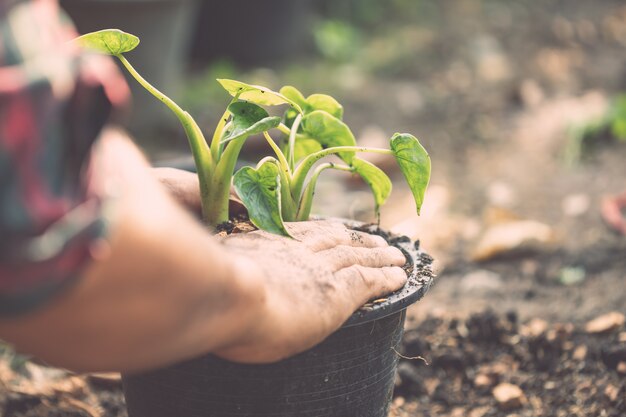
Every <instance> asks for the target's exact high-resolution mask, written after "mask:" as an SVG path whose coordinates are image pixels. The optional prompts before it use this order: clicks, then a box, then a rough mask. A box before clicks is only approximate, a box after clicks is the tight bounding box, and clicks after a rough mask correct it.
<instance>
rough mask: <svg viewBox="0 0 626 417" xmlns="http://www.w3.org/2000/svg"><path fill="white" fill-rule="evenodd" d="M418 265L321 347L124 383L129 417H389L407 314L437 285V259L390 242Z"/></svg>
mask: <svg viewBox="0 0 626 417" xmlns="http://www.w3.org/2000/svg"><path fill="white" fill-rule="evenodd" d="M390 241H391V242H392V243H393V244H395V245H396V246H398V247H400V248H401V249H402V250H403V251H404V252H405V254H406V255H407V259H408V263H409V264H412V266H411V267H410V268H409V270H411V273H410V277H409V281H408V282H407V284H406V285H405V287H404V288H403V289H402V290H400V291H398V292H396V293H394V294H392V295H391V296H389V297H388V298H387V300H386V301H384V302H381V303H377V304H368V305H366V306H365V307H364V308H362V309H360V310H359V311H357V312H356V313H354V314H353V315H352V316H351V317H350V318H349V319H348V321H347V322H346V323H345V324H344V325H343V326H342V327H341V328H340V329H339V330H338V331H337V332H335V333H333V334H332V335H330V336H329V337H328V338H327V339H326V340H325V341H323V342H322V343H320V344H319V345H317V346H316V347H314V348H312V349H310V350H308V351H306V352H304V353H301V354H299V355H296V356H294V357H292V358H289V359H286V360H283V361H281V362H278V363H274V364H269V365H243V364H238V363H232V362H229V361H225V360H223V359H220V358H218V357H216V356H213V355H206V356H204V357H201V358H197V359H193V360H190V361H187V362H184V363H181V364H178V365H175V366H171V367H168V368H165V369H160V370H156V371H152V372H147V373H143V374H140V375H124V377H123V380H124V392H125V395H126V403H127V406H128V413H129V416H130V417H172V416H176V417H192V416H203V417H211V416H215V417H218V416H219V417H252V416H254V417H270V416H271V417H287V416H291V417H295V416H297V417H386V416H387V411H388V407H389V402H390V400H391V397H392V392H393V386H394V379H395V370H396V365H397V362H398V354H397V351H396V349H397V347H398V344H399V343H400V340H401V338H402V333H403V325H404V319H405V311H406V308H407V307H408V306H409V305H410V304H412V303H414V302H415V301H417V300H419V299H420V298H421V297H422V296H423V295H424V294H425V293H426V291H427V290H428V288H429V287H430V285H431V283H432V278H433V275H432V272H431V269H430V263H431V260H432V258H430V256H428V255H426V254H424V253H421V252H420V251H419V249H418V248H417V245H415V244H413V243H411V242H410V241H409V239H408V238H395V239H391V240H390Z"/></svg>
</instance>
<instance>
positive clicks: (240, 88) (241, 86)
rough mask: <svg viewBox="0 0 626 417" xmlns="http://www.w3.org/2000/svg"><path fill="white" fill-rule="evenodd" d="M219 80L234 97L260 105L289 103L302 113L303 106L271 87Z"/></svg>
mask: <svg viewBox="0 0 626 417" xmlns="http://www.w3.org/2000/svg"><path fill="white" fill-rule="evenodd" d="M217 81H218V82H219V83H220V84H221V85H222V87H224V89H225V90H226V91H228V93H229V94H230V95H231V96H233V97H239V99H241V100H245V101H250V102H252V103H254V104H258V105H260V106H277V105H280V104H289V105H290V106H291V107H293V108H294V109H295V110H296V111H298V112H299V113H302V108H301V107H300V106H299V105H298V103H296V102H295V101H293V100H291V99H289V98H287V97H285V96H283V95H282V94H280V93H277V92H276V91H272V90H270V89H269V88H266V87H262V86H260V85H252V84H246V83H242V82H241V81H236V80H227V79H218V80H217Z"/></svg>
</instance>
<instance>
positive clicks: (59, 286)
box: [0, 0, 127, 316]
mask: <svg viewBox="0 0 626 417" xmlns="http://www.w3.org/2000/svg"><path fill="white" fill-rule="evenodd" d="M74 36H76V34H75V32H74V29H73V27H72V25H71V23H70V22H69V21H68V20H67V18H65V15H64V14H63V13H62V12H61V11H60V10H59V8H58V5H57V3H56V1H54V0H45V1H43V0H40V1H19V0H12V1H11V0H10V1H8V2H6V1H2V2H0V316H9V315H17V314H22V313H24V312H27V311H31V310H32V309H34V308H36V307H38V306H40V305H42V304H44V303H45V302H46V301H48V300H50V299H51V298H52V297H53V296H54V295H55V294H58V293H60V292H61V291H62V290H63V289H64V288H66V287H67V286H68V285H70V284H71V283H72V282H74V281H75V280H76V278H77V276H78V275H79V274H80V271H81V269H82V268H83V267H84V266H85V265H86V264H87V262H88V261H89V260H90V259H91V253H92V248H93V247H94V245H95V243H97V242H98V241H99V240H100V239H103V238H104V237H105V233H106V227H105V226H106V216H104V215H103V213H104V211H103V206H104V205H105V204H104V203H105V200H106V198H105V197H103V196H99V195H97V194H96V193H95V192H93V191H92V189H91V187H90V181H89V177H90V175H91V174H89V173H90V171H91V170H90V169H89V160H90V154H91V151H92V146H93V144H94V142H95V140H96V137H97V136H98V134H99V132H100V130H101V128H102V127H103V125H104V124H105V122H106V121H107V118H108V116H109V114H110V112H111V109H112V108H113V107H115V105H116V104H119V103H122V102H123V101H124V100H125V99H126V97H125V94H126V92H127V87H126V85H125V84H123V82H122V81H121V79H120V78H119V75H118V77H112V78H110V77H109V78H107V76H106V74H105V73H104V72H103V70H102V69H103V68H113V69H114V65H113V64H112V63H111V62H110V60H108V58H105V57H87V56H83V55H82V54H81V53H80V52H79V51H77V50H75V49H74V47H73V45H72V44H71V43H70V42H69V40H71V39H72V38H74ZM94 59H95V60H97V59H100V60H101V61H93V60H94ZM102 59H104V61H102ZM111 80H113V81H114V82H110V81H111ZM115 83H121V84H123V85H120V84H118V85H115Z"/></svg>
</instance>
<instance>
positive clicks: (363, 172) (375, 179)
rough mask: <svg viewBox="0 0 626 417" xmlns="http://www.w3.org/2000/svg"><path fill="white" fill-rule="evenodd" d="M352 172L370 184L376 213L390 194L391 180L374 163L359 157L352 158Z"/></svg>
mask: <svg viewBox="0 0 626 417" xmlns="http://www.w3.org/2000/svg"><path fill="white" fill-rule="evenodd" d="M352 167H353V168H354V172H356V173H357V174H359V175H360V176H361V178H363V181H365V182H366V183H367V185H369V186H370V188H371V190H372V194H374V202H375V203H376V215H378V213H379V210H380V206H382V205H383V204H385V202H386V201H387V199H388V198H389V195H390V194H391V188H392V184H391V180H390V179H389V177H388V176H387V174H385V173H384V172H383V170H381V169H380V168H378V167H377V166H376V165H374V164H372V163H370V162H368V161H365V160H363V159H360V158H354V159H353V160H352Z"/></svg>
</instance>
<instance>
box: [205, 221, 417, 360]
mask: <svg viewBox="0 0 626 417" xmlns="http://www.w3.org/2000/svg"><path fill="white" fill-rule="evenodd" d="M288 229H289V232H290V233H291V234H292V235H293V236H294V238H295V239H288V238H284V237H280V236H277V235H274V234H270V233H267V232H263V231H256V232H253V233H247V234H236V235H230V236H228V237H226V238H224V240H223V245H224V246H225V247H226V249H227V251H228V252H230V253H231V254H233V255H234V256H235V258H234V259H235V271H236V273H238V274H241V275H245V276H247V277H248V278H249V279H251V280H254V281H260V282H261V283H262V284H261V285H260V287H262V288H263V289H264V291H265V294H264V298H265V302H264V307H263V309H262V311H261V314H260V315H257V316H256V317H255V319H253V320H252V325H251V327H250V328H249V329H245V331H244V332H243V333H242V335H241V336H240V337H239V338H237V339H235V340H234V341H233V342H232V343H231V344H230V345H229V346H226V347H224V348H221V349H219V350H218V351H217V354H218V355H219V356H222V357H224V358H227V359H230V360H234V361H238V362H249V363H257V362H259V363H262V362H273V361H276V360H280V359H283V358H285V357H287V356H290V355H293V354H296V353H299V352H301V351H304V350H306V349H308V348H310V347H312V346H314V345H315V344H316V343H318V342H320V341H321V340H323V339H324V338H325V337H326V336H328V335H329V334H330V333H332V332H333V331H335V330H336V329H337V328H339V327H340V326H341V324H342V323H343V322H344V321H345V320H346V319H347V318H348V317H349V316H350V314H352V313H353V312H354V311H355V310H356V309H357V308H358V307H360V306H361V305H363V304H364V303H365V302H367V301H368V300H369V299H372V298H373V297H379V296H383V295H385V294H389V293H390V292H393V291H395V290H397V289H399V288H401V287H402V286H403V285H404V283H405V281H406V274H405V272H404V271H403V270H402V269H401V268H400V266H402V265H404V263H405V261H406V260H405V257H404V255H403V254H402V253H401V252H400V250H398V249H397V248H395V247H391V246H388V244H387V242H385V240H384V239H383V238H381V237H380V236H375V235H370V234H367V233H363V232H358V231H353V230H348V229H347V228H346V227H345V226H344V225H343V224H341V223H336V222H329V221H312V222H299V223H289V224H288ZM244 314H245V313H244ZM257 314H258V313H257Z"/></svg>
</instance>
